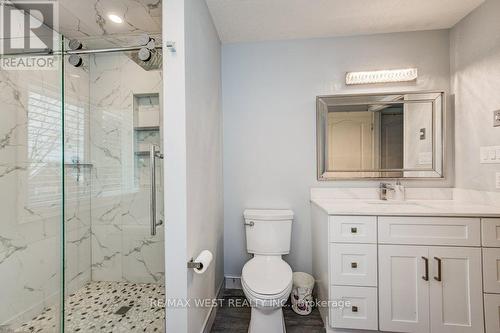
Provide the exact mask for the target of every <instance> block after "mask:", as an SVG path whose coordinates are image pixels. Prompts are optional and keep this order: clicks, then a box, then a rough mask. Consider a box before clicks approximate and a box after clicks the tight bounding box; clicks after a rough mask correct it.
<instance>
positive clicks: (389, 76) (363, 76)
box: [345, 68, 418, 85]
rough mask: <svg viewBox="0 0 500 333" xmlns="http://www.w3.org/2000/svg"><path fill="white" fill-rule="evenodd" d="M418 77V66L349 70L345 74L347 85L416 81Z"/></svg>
mask: <svg viewBox="0 0 500 333" xmlns="http://www.w3.org/2000/svg"><path fill="white" fill-rule="evenodd" d="M417 77H418V70H417V69H416V68H406V69H390V70H382V71H370V72H348V73H347V74H346V76H345V83H346V84H347V85H353V84H371V83H391V82H409V81H415V80H416V79H417Z"/></svg>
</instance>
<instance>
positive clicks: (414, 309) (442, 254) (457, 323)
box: [379, 245, 484, 333]
mask: <svg viewBox="0 0 500 333" xmlns="http://www.w3.org/2000/svg"><path fill="white" fill-rule="evenodd" d="M379 272H380V278H379V281H380V283H379V307H380V330H381V331H395V332H422V333H424V332H433V333H446V332H450V333H451V332H453V333H456V332H464V333H465V332H470V333H479V332H483V331H484V329H483V301H482V287H481V249H479V248H465V247H434V246H405V245H380V246H379Z"/></svg>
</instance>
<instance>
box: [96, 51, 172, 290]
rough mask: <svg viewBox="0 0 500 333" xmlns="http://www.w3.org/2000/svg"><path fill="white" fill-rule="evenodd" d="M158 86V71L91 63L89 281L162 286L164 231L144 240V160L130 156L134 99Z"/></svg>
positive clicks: (122, 62) (100, 59)
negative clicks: (90, 248) (90, 264)
mask: <svg viewBox="0 0 500 333" xmlns="http://www.w3.org/2000/svg"><path fill="white" fill-rule="evenodd" d="M161 85H162V78H161V72H160V71H145V70H144V69H142V68H141V67H139V66H138V65H137V64H136V63H134V62H133V61H132V60H130V59H129V58H128V57H127V56H126V55H125V54H101V55H95V56H93V57H92V59H91V61H90V96H91V106H90V108H91V112H90V114H91V126H90V129H91V135H90V142H91V161H92V163H93V169H92V198H91V201H92V237H91V239H92V280H94V281H129V282H141V283H150V282H153V283H154V282H163V277H164V259H163V258H164V257H163V253H164V250H163V249H164V240H163V227H160V228H159V229H158V233H157V235H156V236H154V237H153V236H150V235H149V202H150V201H149V200H150V199H149V189H150V187H149V183H148V181H147V179H148V177H147V176H148V173H149V157H148V156H137V155H136V154H134V147H135V145H134V135H135V133H134V114H133V108H134V104H133V103H134V94H148V93H160V92H161ZM160 103H161V96H160ZM160 163H161V162H160ZM160 163H159V164H160ZM159 171H161V168H160V166H159V168H158V172H159ZM159 178H160V179H159V180H158V184H161V177H159ZM157 188H158V189H159V190H161V186H157ZM158 202H162V200H161V193H159V200H158ZM158 210H159V216H163V212H162V210H161V207H160V206H159V207H158Z"/></svg>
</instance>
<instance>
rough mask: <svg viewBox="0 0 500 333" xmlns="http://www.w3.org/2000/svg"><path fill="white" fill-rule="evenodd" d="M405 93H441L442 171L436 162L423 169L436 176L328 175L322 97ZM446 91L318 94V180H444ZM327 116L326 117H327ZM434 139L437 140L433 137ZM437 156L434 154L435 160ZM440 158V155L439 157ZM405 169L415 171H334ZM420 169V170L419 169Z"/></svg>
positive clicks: (325, 122)
mask: <svg viewBox="0 0 500 333" xmlns="http://www.w3.org/2000/svg"><path fill="white" fill-rule="evenodd" d="M405 94H440V95H441V110H442V111H441V146H442V149H441V156H440V158H441V172H439V171H437V170H436V167H435V165H436V163H433V167H432V169H430V170H429V169H422V170H421V171H428V172H434V173H435V174H436V176H435V177H430V176H423V177H404V176H403V177H373V176H346V177H337V176H333V177H332V176H328V175H326V174H327V173H328V172H332V171H327V167H326V162H325V159H326V155H327V154H326V148H327V145H326V136H325V129H324V128H323V127H324V126H325V124H327V123H328V119H327V115H328V111H326V113H325V112H324V111H322V110H321V108H320V103H322V101H321V99H324V98H332V97H333V98H335V97H339V98H341V97H363V96H390V95H405ZM446 107H447V106H446V93H445V91H444V90H430V91H429V90H423V91H396V92H380V93H359V94H335V95H320V96H316V166H317V180H318V181H342V180H344V181H346V180H388V179H404V180H442V179H444V178H445V170H446V166H447V164H446V163H447V161H446V156H447V147H446V137H447V128H446V127H447V126H446V122H447V109H446ZM325 116H326V118H325ZM435 119H436V118H435V115H434V118H433V122H434V121H435ZM433 140H435V139H434V138H433ZM434 158H435V156H433V160H434ZM438 158H439V157H438ZM405 171H408V172H409V171H415V170H409V169H375V170H367V171H358V170H353V171H334V172H338V173H346V174H349V173H355V172H356V173H360V172H366V173H370V172H371V173H373V172H405ZM418 171H420V170H418Z"/></svg>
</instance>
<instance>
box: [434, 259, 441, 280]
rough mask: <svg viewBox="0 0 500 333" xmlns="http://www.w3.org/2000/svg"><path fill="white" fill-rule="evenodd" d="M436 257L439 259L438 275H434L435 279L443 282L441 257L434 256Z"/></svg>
mask: <svg viewBox="0 0 500 333" xmlns="http://www.w3.org/2000/svg"><path fill="white" fill-rule="evenodd" d="M434 259H435V260H436V261H437V263H438V276H435V277H434V280H436V281H439V282H441V281H442V280H443V279H442V276H441V259H440V258H438V257H434Z"/></svg>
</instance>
